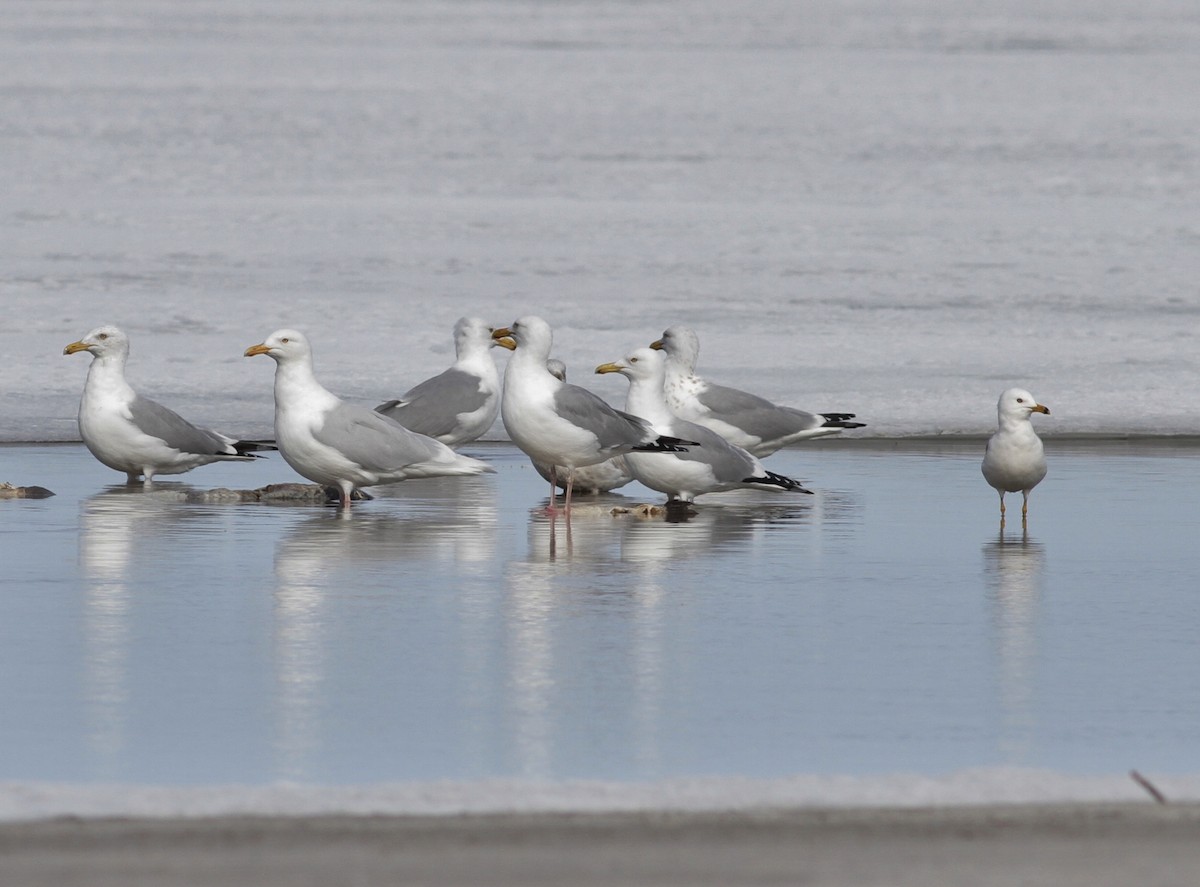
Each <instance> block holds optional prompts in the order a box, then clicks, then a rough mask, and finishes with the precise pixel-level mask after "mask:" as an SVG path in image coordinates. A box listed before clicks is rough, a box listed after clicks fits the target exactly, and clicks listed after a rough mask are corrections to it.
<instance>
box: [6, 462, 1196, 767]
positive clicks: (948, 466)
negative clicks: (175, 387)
mask: <svg viewBox="0 0 1200 887" xmlns="http://www.w3.org/2000/svg"><path fill="white" fill-rule="evenodd" d="M1051 449H1052V452H1051V463H1050V476H1049V478H1048V479H1047V480H1046V482H1045V483H1044V484H1043V485H1042V486H1041V487H1040V488H1039V489H1038V490H1037V491H1036V492H1035V494H1034V496H1033V504H1032V508H1031V521H1030V526H1029V529H1028V531H1027V532H1025V533H1023V532H1022V531H1021V529H1020V524H1019V520H1018V521H1010V523H1009V525H1008V527H1007V528H1006V529H1005V531H1004V532H1001V531H1000V529H999V525H998V510H997V504H996V497H995V494H994V493H993V492H992V491H991V489H990V488H989V487H987V486H986V484H985V483H984V482H983V480H982V477H981V476H980V474H979V467H978V463H979V456H980V444H979V443H977V442H967V443H956V442H938V441H932V442H909V443H905V444H898V443H891V442H876V443H869V442H849V441H843V442H826V443H816V444H813V445H811V446H809V447H807V448H797V449H792V450H788V451H784V452H781V453H779V454H777V455H776V456H773V457H772V458H771V467H772V468H773V469H774V470H776V471H781V472H784V473H788V474H792V475H794V476H798V477H801V478H803V479H805V480H806V481H807V482H808V483H809V484H810V485H811V486H812V487H813V488H814V489H815V490H817V494H816V495H814V496H811V497H809V496H799V495H793V496H788V495H772V494H770V493H766V492H764V493H750V494H722V495H717V496H709V497H706V498H702V499H701V500H700V508H699V513H698V514H697V515H696V517H695V518H694V519H692V520H691V521H688V522H687V523H682V524H672V523H666V522H664V521H662V520H642V519H638V518H635V517H631V516H627V515H626V516H613V515H611V514H610V513H609V510H610V509H611V507H612V506H613V505H619V506H627V505H632V504H636V503H638V502H644V501H654V500H655V499H656V498H657V497H656V495H655V494H650V493H649V492H648V491H646V490H644V489H642V488H640V487H638V486H636V485H634V486H631V487H629V488H627V489H626V491H624V492H625V493H626V495H623V496H613V497H610V498H606V499H604V500H602V504H598V505H596V506H592V507H581V508H580V510H579V511H578V512H577V513H576V514H575V516H574V517H573V519H572V521H571V524H570V532H569V535H568V530H567V527H566V525H565V522H564V521H563V520H562V519H557V520H555V521H551V520H550V519H548V518H547V517H546V516H545V515H544V514H543V513H541V506H543V505H544V504H545V496H546V492H547V490H546V488H545V485H544V482H543V481H542V480H541V478H539V477H538V476H537V475H536V474H535V473H534V472H533V470H532V469H531V468H530V467H529V465H528V463H527V461H526V460H525V459H524V458H523V457H522V456H520V454H519V453H517V452H516V451H515V450H513V449H511V448H510V447H508V446H507V445H484V446H477V447H476V448H475V449H474V450H469V451H471V452H474V453H476V454H478V455H481V456H482V457H483V458H485V459H487V460H489V461H490V462H491V463H492V464H493V465H494V466H495V467H496V468H497V473H496V474H495V475H491V476H486V477H480V478H471V479H445V480H430V481H413V482H409V483H405V484H402V485H399V486H396V487H391V488H377V490H376V492H377V494H378V498H377V499H376V500H375V501H372V502H368V503H364V504H362V505H360V506H356V507H355V508H354V509H353V512H352V513H351V514H349V515H344V514H340V513H339V512H338V511H337V510H336V509H333V508H326V507H319V506H267V505H256V504H254V505H206V504H186V503H183V502H179V501H174V500H173V498H174V497H171V496H169V495H167V494H165V493H164V492H163V491H171V490H176V491H177V490H179V489H181V488H182V487H184V486H185V483H184V482H181V481H176V482H164V483H158V484H156V485H155V486H156V490H158V491H160V492H157V493H154V494H150V495H147V494H146V493H145V492H143V491H142V490H141V489H140V487H139V488H134V489H132V490H130V489H127V488H126V487H125V486H124V485H123V483H122V484H117V485H109V484H110V483H111V482H113V481H120V480H122V478H121V476H120V475H117V474H115V473H113V472H110V471H108V470H107V469H105V468H103V467H102V466H100V465H99V464H98V463H96V462H95V461H94V460H93V459H92V458H91V456H90V455H89V454H88V453H87V452H86V451H85V450H84V449H83V448H82V447H81V446H80V445H70V444H64V445H49V446H32V445H26V446H5V447H3V448H0V459H2V460H3V466H4V474H5V476H6V477H9V478H12V479H13V480H17V479H20V480H21V481H23V482H26V483H33V482H37V483H41V484H43V485H45V486H48V487H50V488H51V489H53V490H55V491H56V493H57V494H58V495H57V496H55V497H54V498H52V499H48V500H43V501H0V540H2V541H3V547H4V563H5V567H4V573H5V581H4V591H3V594H2V595H0V710H2V711H4V712H5V717H4V718H3V720H2V721H0V761H3V764H2V765H0V767H2V769H0V781H66V782H76V783H88V782H110V781H115V782H126V783H163V784H185V785H186V784H195V785H220V784H229V783H243V784H263V783H270V782H275V781H278V780H291V781H296V782H301V783H319V784H345V783H380V782H389V781H417V780H431V779H455V780H477V779H484V778H498V777H518V778H533V779H551V780H564V779H604V780H621V781H631V780H651V779H660V778H670V777H680V776H710V775H741V776H752V777H768V778H773V777H780V776H787V775H790V774H804V773H818V774H851V775H870V774H886V773H897V772H912V773H921V774H939V773H947V772H952V771H956V770H960V769H962V768H968V767H994V766H1002V765H1019V766H1027V767H1044V768H1051V769H1054V770H1059V771H1064V772H1067V773H1122V772H1125V771H1126V770H1128V769H1129V768H1130V767H1133V766H1137V767H1140V768H1142V769H1146V770H1152V771H1157V772H1177V773H1190V772H1194V770H1195V761H1194V756H1193V752H1194V749H1195V748H1196V747H1197V743H1198V742H1200V699H1198V698H1197V697H1198V696H1200V690H1198V689H1197V686H1196V683H1195V675H1196V674H1197V673H1198V669H1200V646H1198V645H1197V644H1196V643H1195V636H1194V626H1195V625H1196V624H1197V619H1198V618H1200V603H1198V602H1197V596H1196V595H1195V576H1196V575H1200V551H1197V549H1196V546H1195V544H1194V540H1195V538H1196V535H1197V529H1198V524H1200V513H1198V512H1197V510H1196V508H1195V505H1194V503H1195V502H1196V501H1197V499H1198V496H1197V493H1198V492H1200V491H1198V490H1197V486H1198V484H1200V481H1197V476H1196V473H1195V471H1194V459H1195V456H1196V452H1197V451H1196V449H1195V448H1194V446H1192V445H1191V444H1181V445H1178V446H1176V445H1172V444H1169V443H1159V444H1157V445H1150V444H1144V445H1136V444H1121V445H1118V444H1109V445H1103V446H1101V445H1096V444H1085V443H1068V442H1056V443H1054V444H1053V445H1052V448H1051ZM295 479H296V478H295V476H294V475H292V474H291V472H290V470H289V469H288V468H287V467H286V466H285V465H283V463H282V462H281V461H280V460H279V459H278V458H274V459H272V460H270V461H269V462H264V463H256V464H254V465H241V464H233V465H214V466H206V467H205V468H202V469H198V470H197V471H195V472H192V473H191V474H189V475H187V476H186V485H191V486H195V487H197V488H208V487H216V486H238V487H255V486H261V485H263V484H265V483H270V482H276V481H291V480H295ZM1018 501H1019V497H1018ZM1014 504H1015V503H1014ZM1015 512H1016V509H1015V508H1014V509H1011V510H1010V514H1014V513H1015Z"/></svg>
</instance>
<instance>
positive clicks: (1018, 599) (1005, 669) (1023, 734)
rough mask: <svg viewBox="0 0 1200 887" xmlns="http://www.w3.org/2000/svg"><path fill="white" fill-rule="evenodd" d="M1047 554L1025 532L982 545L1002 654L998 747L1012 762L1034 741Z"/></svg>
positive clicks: (1022, 758)
mask: <svg viewBox="0 0 1200 887" xmlns="http://www.w3.org/2000/svg"><path fill="white" fill-rule="evenodd" d="M1045 558H1046V553H1045V550H1044V549H1043V548H1042V545H1041V543H1039V542H1035V541H1033V540H1031V539H1030V538H1029V536H1028V534H1027V533H1024V532H1023V533H1022V534H1021V536H1020V537H1019V538H1008V539H1006V538H1005V537H1004V532H1003V530H1001V532H1000V535H999V538H998V539H997V540H996V541H995V542H989V543H987V544H986V545H984V546H983V574H984V581H985V583H986V585H987V589H988V595H989V598H990V602H991V607H992V621H993V628H994V631H995V640H996V649H997V653H998V655H999V659H1000V661H999V680H1000V707H1001V717H1002V718H1003V725H1002V731H1001V738H1000V751H1001V753H1002V754H1003V755H1004V758H1005V761H1006V762H1007V763H1012V764H1022V763H1025V762H1026V757H1027V755H1028V753H1029V751H1030V749H1031V747H1032V743H1033V734H1034V727H1035V724H1034V717H1033V713H1032V710H1031V709H1032V696H1033V688H1034V674H1033V672H1034V666H1035V660H1036V655H1035V654H1036V651H1035V649H1034V647H1035V643H1034V639H1035V634H1036V629H1037V606H1038V599H1039V598H1040V597H1041V587H1042V575H1043V571H1044V568H1045Z"/></svg>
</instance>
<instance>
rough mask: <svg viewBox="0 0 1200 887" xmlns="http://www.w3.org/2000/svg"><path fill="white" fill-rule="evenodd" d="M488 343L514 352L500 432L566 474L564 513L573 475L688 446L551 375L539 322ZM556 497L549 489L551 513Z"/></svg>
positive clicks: (548, 340)
mask: <svg viewBox="0 0 1200 887" xmlns="http://www.w3.org/2000/svg"><path fill="white" fill-rule="evenodd" d="M492 337H493V338H494V339H496V340H497V341H498V342H500V344H502V345H504V346H505V347H510V348H511V349H512V350H513V356H512V357H511V358H509V361H508V366H507V367H506V368H505V370H504V394H503V396H502V397H501V399H500V416H501V418H502V419H503V420H504V428H505V430H507V431H508V435H509V437H511V438H512V441H513V443H515V444H516V445H517V446H518V447H519V448H520V449H521V450H522V451H523V452H524V453H525V455H527V456H529V458H531V459H532V460H534V461H535V462H543V463H545V464H548V465H558V466H562V467H563V468H565V469H566V471H567V489H566V497H565V503H564V508H565V509H566V510H567V511H568V512H569V511H570V508H571V491H572V489H573V488H574V476H575V470H576V469H578V468H580V467H582V466H584V465H595V464H597V463H599V462H603V461H605V460H606V459H611V458H612V457H613V456H620V455H622V454H624V453H629V452H633V451H634V450H650V451H655V450H664V449H667V450H669V449H674V448H678V447H679V446H681V445H686V444H687V441H679V440H673V439H670V438H666V437H662V436H661V435H659V433H658V432H656V431H655V430H654V429H653V428H652V427H651V426H650V424H649V423H648V422H646V421H645V420H644V419H639V418H638V417H637V416H631V415H629V414H628V413H623V412H621V411H620V410H616V409H613V408H612V407H611V406H609V405H608V404H607V403H605V402H604V401H603V400H602V399H601V398H599V397H597V396H596V395H595V394H593V393H592V392H590V391H588V390H587V389H584V388H580V387H579V386H578V385H571V384H569V383H567V382H563V381H561V380H559V379H557V378H555V377H554V376H553V375H551V373H550V371H549V370H548V369H546V361H547V360H548V359H549V358H550V348H551V346H552V345H553V338H554V337H553V333H552V332H551V330H550V325H549V324H548V323H546V321H544V320H542V318H540V317H536V316H533V315H530V316H528V317H522V318H520V319H518V320H517V321H515V322H514V323H513V324H512V326H510V327H504V328H501V329H498V330H496V331H495V332H493V333H492ZM556 492H557V490H556V489H555V487H553V486H552V487H551V488H550V505H549V510H551V511H553V510H554V496H555V493H556Z"/></svg>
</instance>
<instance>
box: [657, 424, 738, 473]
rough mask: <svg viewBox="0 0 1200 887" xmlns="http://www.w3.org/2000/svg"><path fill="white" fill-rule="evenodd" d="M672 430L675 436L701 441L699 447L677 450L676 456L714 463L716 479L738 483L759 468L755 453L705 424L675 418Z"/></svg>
mask: <svg viewBox="0 0 1200 887" xmlns="http://www.w3.org/2000/svg"><path fill="white" fill-rule="evenodd" d="M670 431H671V434H672V435H673V436H675V437H680V438H684V439H685V440H690V441H695V442H696V443H697V444H699V446H698V447H696V448H695V449H690V450H686V451H684V452H678V453H676V454H675V456H676V458H679V459H685V460H687V461H689V462H705V463H707V464H708V465H710V466H712V470H713V474H714V476H715V477H716V479H717V480H719V481H721V482H723V483H738V482H740V481H743V480H745V479H746V478H748V477H750V476H751V475H752V474H754V472H755V471H756V470H757V467H756V465H755V459H754V457H753V456H751V455H750V454H749V453H747V452H746V451H745V450H743V449H742V448H741V447H735V446H733V445H732V444H730V443H729V441H727V440H725V438H723V437H721V435H719V434H717V433H716V432H715V431H713V430H711V429H709V428H705V427H704V426H703V425H697V424H696V423H695V422H685V421H684V420H682V419H675V420H674V421H672V422H671V428H670Z"/></svg>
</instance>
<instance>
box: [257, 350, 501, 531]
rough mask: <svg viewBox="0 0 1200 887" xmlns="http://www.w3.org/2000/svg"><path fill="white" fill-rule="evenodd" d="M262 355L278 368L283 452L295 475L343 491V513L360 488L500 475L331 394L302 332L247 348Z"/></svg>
mask: <svg viewBox="0 0 1200 887" xmlns="http://www.w3.org/2000/svg"><path fill="white" fill-rule="evenodd" d="M258 354H265V355H267V356H268V357H270V358H271V359H273V360H274V361H275V364H276V366H275V439H276V443H277V444H278V445H279V452H280V453H282V454H283V458H284V461H285V462H287V463H288V465H290V466H292V468H294V469H295V470H296V473H298V474H301V475H303V476H304V477H307V478H308V479H309V480H312V481H315V482H317V483H319V484H323V485H325V486H336V487H337V488H338V489H340V490H341V493H342V496H341V504H342V507H343V508H348V507H350V494H351V492H352V491H353V490H354V489H355V488H357V487H369V486H374V485H376V484H392V483H397V482H399V481H402V480H407V479H409V478H415V477H442V476H445V475H468V474H482V473H484V472H490V471H493V470H494V469H493V468H492V467H491V466H489V465H487V464H486V463H484V462H480V461H479V460H478V459H471V458H468V457H467V456H460V455H459V454H458V453H456V452H454V450H452V449H450V448H449V447H448V446H446V445H445V444H444V443H442V442H441V441H437V440H434V439H433V438H432V437H426V436H425V435H424V434H417V433H416V432H415V431H409V430H408V429H407V428H405V427H404V426H403V425H401V424H400V423H399V422H394V421H392V420H391V419H389V418H387V417H386V416H383V415H380V414H379V413H377V412H375V411H374V410H371V409H368V408H367V407H363V406H357V405H355V404H349V403H346V402H344V401H342V400H341V399H340V398H338V397H337V396H336V395H334V394H332V393H331V392H330V391H328V390H327V389H325V388H324V387H323V386H322V385H321V383H320V382H318V381H317V379H316V376H314V375H313V363H312V348H311V347H310V345H309V343H308V339H307V338H306V337H305V336H304V334H303V333H298V332H296V331H295V330H287V329H284V330H277V331H275V332H273V333H271V335H269V336H268V337H267V338H266V339H264V340H263V341H262V342H261V343H260V344H258V345H251V346H250V347H249V348H247V349H246V357H254V356H255V355H258Z"/></svg>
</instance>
